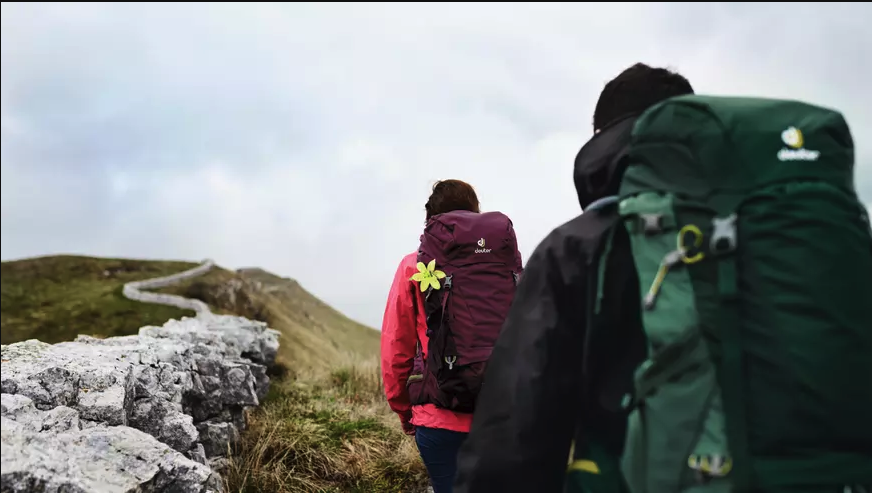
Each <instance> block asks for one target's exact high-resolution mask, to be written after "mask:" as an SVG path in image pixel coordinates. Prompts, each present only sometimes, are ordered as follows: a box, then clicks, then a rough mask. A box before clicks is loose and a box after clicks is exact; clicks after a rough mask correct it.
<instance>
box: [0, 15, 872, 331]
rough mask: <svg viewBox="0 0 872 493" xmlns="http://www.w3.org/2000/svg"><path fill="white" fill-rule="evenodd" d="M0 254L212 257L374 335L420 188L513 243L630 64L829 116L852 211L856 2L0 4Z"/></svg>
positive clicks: (864, 99)
mask: <svg viewBox="0 0 872 493" xmlns="http://www.w3.org/2000/svg"><path fill="white" fill-rule="evenodd" d="M0 17H2V30H0V32H2V84H0V88H2V89H0V95H2V145H0V151H2V179H0V187H2V194H0V195H2V220H0V228H2V233H0V242H2V259H3V260H10V259H18V258H23V257H30V256H37V255H49V254H60V253H68V254H84V255H96V256H111V257H132V258H150V259H181V260H192V261H199V260H202V259H205V258H212V259H215V260H216V261H217V262H218V263H219V264H220V265H222V266H224V267H227V268H240V267H254V266H257V267H262V268H264V269H267V270H269V271H271V272H273V273H276V274H278V275H281V276H289V277H292V278H295V279H297V280H298V281H300V283H301V284H302V285H303V286H304V287H305V288H307V289H308V290H309V291H311V292H312V293H314V294H315V295H317V296H318V297H320V298H322V299H323V300H325V301H326V302H328V303H330V304H331V305H333V306H334V307H336V308H337V309H339V310H340V311H342V312H343V313H345V314H346V315H349V316H350V317H352V318H354V319H356V320H359V321H361V322H363V323H365V324H368V325H370V326H373V327H378V326H379V325H380V324H381V317H382V313H383V311H384V304H385V300H386V297H387V292H388V289H389V287H390V283H391V281H392V278H393V275H394V272H395V270H396V268H397V265H398V263H399V261H400V259H401V258H402V257H403V256H404V255H405V254H407V253H410V252H412V251H414V250H415V249H416V248H417V245H418V239H419V236H420V234H421V231H422V228H423V223H424V203H425V202H426V200H427V197H428V195H429V192H430V187H431V186H432V185H433V183H434V181H436V180H438V179H445V178H459V179H463V180H466V181H469V182H470V183H472V184H473V185H474V186H475V187H476V190H477V191H478V195H479V198H480V200H481V203H482V208H483V209H484V210H499V211H502V212H504V213H505V214H507V215H508V216H509V217H511V219H512V220H513V222H514V224H515V229H516V232H517V235H518V240H519V245H520V249H521V252H522V254H523V256H524V258H525V259H526V258H528V256H529V255H530V254H531V253H532V251H533V249H534V248H535V247H536V245H537V244H538V243H539V241H541V239H542V238H543V237H544V236H545V235H547V234H548V233H549V232H550V231H551V229H552V228H554V227H555V226H558V225H560V224H561V223H563V222H565V221H567V220H569V219H571V218H572V217H574V216H576V215H577V214H579V213H580V212H581V211H580V208H579V205H578V202H577V199H576V195H575V190H574V188H573V184H572V165H573V160H574V157H575V154H576V152H577V151H578V149H579V148H580V146H581V145H583V144H584V143H585V141H587V140H588V139H589V138H590V136H591V134H592V130H593V129H592V128H591V119H592V114H593V108H594V105H595V103H596V99H597V97H598V95H599V92H600V90H601V89H602V87H603V85H604V84H605V82H607V81H608V80H609V79H611V78H612V77H614V76H615V75H617V74H618V73H619V72H620V71H621V70H623V69H624V68H626V67H627V66H629V65H632V64H633V63H636V62H640V61H641V62H645V63H648V64H651V65H659V66H666V67H669V68H672V69H675V70H677V71H679V72H681V73H682V74H683V75H685V76H686V77H688V78H689V79H690V81H691V83H692V84H693V86H694V88H695V89H696V91H697V92H698V93H710V94H726V95H748V96H764V97H778V98H795V99H802V100H806V101H809V102H812V103H815V104H820V105H824V106H828V107H833V108H837V109H839V110H841V111H842V112H843V114H844V115H845V117H846V119H847V121H848V123H849V125H850V127H851V130H852V133H853V135H854V140H855V144H856V147H857V170H856V179H857V187H858V191H859V193H860V194H861V197H862V198H863V200H864V201H866V202H867V203H869V204H870V205H872V142H870V139H868V137H869V136H870V134H872V82H870V80H872V63H870V60H872V31H870V30H869V29H868V19H870V18H872V4H869V3H865V4H864V3H856V4H852V3H841V4H840V3H827V4H824V3H820V4H818V3H791V4H775V3H748V4H741V3H730V4H726V3H725V4H706V5H703V4H690V3H687V4H682V3H646V4H643V3H636V4H630V3H628V4H619V3H611V4H604V3H603V4H597V3H579V4H560V3H553V4H548V3H539V4H484V3H478V4H476V3H468V4H466V3H464V4H460V3H458V4H435V3H433V4H396V5H390V4H387V3H383V4H356V3H355V4H338V3H324V4H305V3H287V4H251V3H249V4H211V5H210V4H193V3H192V4H184V3H179V4H161V3H154V4H149V3H141V4H108V3H107V4H102V3H93V4H72V3H70V4H68V3H56V4H31V3H20V4H13V3H7V2H4V3H2V16H0Z"/></svg>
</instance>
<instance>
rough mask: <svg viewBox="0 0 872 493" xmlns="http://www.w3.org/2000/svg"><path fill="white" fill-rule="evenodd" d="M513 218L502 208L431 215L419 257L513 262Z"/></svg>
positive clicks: (440, 261) (438, 262)
mask: <svg viewBox="0 0 872 493" xmlns="http://www.w3.org/2000/svg"><path fill="white" fill-rule="evenodd" d="M513 240H514V234H513V226H512V221H511V220H510V219H509V218H508V216H506V215H505V214H503V213H501V212H496V211H494V212H481V213H479V212H469V211H452V212H446V213H444V214H437V215H435V216H433V217H431V218H430V220H429V221H428V222H427V226H426V227H425V228H424V233H423V234H422V235H421V245H420V247H419V248H418V260H419V261H421V262H425V263H426V262H428V261H430V260H432V259H436V265H446V264H458V263H478V262H503V263H506V264H509V265H511V264H513V262H514V255H515V251H516V249H517V244H516V243H515V242H514V241H513Z"/></svg>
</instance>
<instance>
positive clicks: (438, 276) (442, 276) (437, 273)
mask: <svg viewBox="0 0 872 493" xmlns="http://www.w3.org/2000/svg"><path fill="white" fill-rule="evenodd" d="M433 275H435V276H436V279H445V273H444V272H442V271H441V270H436V271H433Z"/></svg>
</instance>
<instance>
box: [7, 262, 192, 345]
mask: <svg viewBox="0 0 872 493" xmlns="http://www.w3.org/2000/svg"><path fill="white" fill-rule="evenodd" d="M196 265H197V264H195V263H190V262H169V261H148V260H128V259H110V258H93V257H81V256H73V255H61V256H54V257H38V258H31V259H25V260H16V261H10V262H3V263H2V264H0V281H2V298H0V304H2V309H0V327H2V328H0V339H2V340H0V342H2V343H3V344H11V343H13V342H18V341H23V340H27V339H34V338H35V339H39V340H41V341H43V342H48V343H56V342H61V341H68V340H72V339H75V337H76V336H77V335H79V334H88V335H93V336H97V337H111V336H120V335H130V334H135V333H137V331H138V330H139V328H140V327H142V326H145V325H161V324H163V323H164V322H166V321H167V320H169V319H171V318H181V317H183V316H193V315H194V312H192V311H188V310H182V309H179V308H175V307H170V306H162V305H152V304H146V303H140V302H137V301H132V300H128V299H127V298H125V297H124V295H122V293H121V290H122V288H123V286H124V284H125V283H127V282H130V281H138V280H142V279H149V278H152V277H160V276H166V275H170V274H175V273H177V272H182V271H184V270H187V269H191V268H193V267H195V266H196Z"/></svg>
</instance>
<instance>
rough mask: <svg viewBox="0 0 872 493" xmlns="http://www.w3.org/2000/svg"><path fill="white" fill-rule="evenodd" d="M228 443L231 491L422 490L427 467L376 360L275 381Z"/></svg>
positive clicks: (227, 480)
mask: <svg viewBox="0 0 872 493" xmlns="http://www.w3.org/2000/svg"><path fill="white" fill-rule="evenodd" d="M250 423H251V427H250V429H249V430H248V431H247V432H246V433H245V435H244V436H243V438H242V440H241V441H240V442H239V443H238V444H237V446H236V447H235V448H234V449H232V450H231V455H230V466H229V468H228V470H227V471H225V473H224V480H225V486H226V489H227V491H228V492H235V493H290V492H336V493H339V492H342V493H346V492H359V493H364V492H373V493H375V492H379V493H381V492H386V493H391V492H396V493H399V492H404V493H408V492H417V491H424V489H425V488H426V486H427V474H426V470H425V469H424V466H423V464H422V463H421V459H420V457H419V456H418V453H417V449H416V448H415V444H414V440H413V439H412V438H411V437H408V436H406V435H404V434H403V433H402V431H401V430H400V426H399V421H398V420H397V418H396V415H394V414H393V413H392V412H391V411H390V409H388V407H387V405H386V404H385V403H384V398H383V394H382V388H381V381H380V379H379V373H378V367H377V366H376V365H373V364H369V365H366V364H358V365H356V366H348V367H343V368H341V369H339V370H334V371H333V372H332V373H330V374H323V373H322V374H321V376H313V375H311V374H309V375H303V376H298V377H297V378H288V379H285V380H283V381H281V382H278V383H276V384H274V385H273V387H272V388H271V389H270V394H269V396H268V397H267V399H266V400H265V402H264V403H263V404H262V406H261V407H260V408H259V409H258V410H257V411H255V412H254V413H253V414H252V415H251V416H250Z"/></svg>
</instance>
